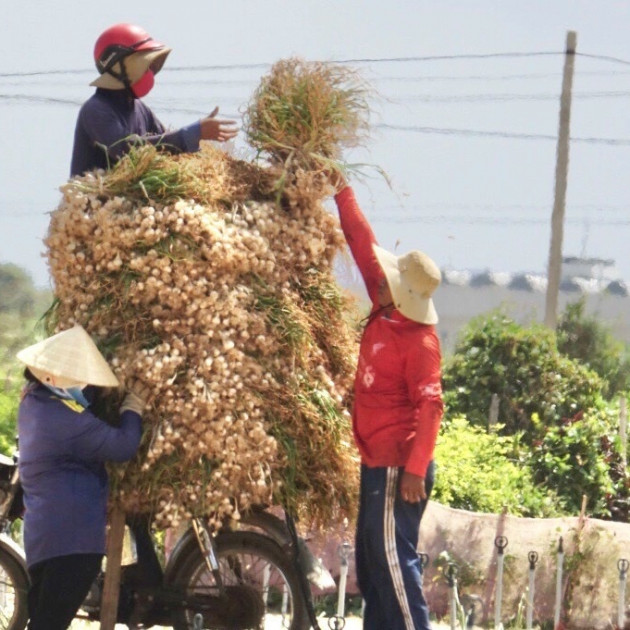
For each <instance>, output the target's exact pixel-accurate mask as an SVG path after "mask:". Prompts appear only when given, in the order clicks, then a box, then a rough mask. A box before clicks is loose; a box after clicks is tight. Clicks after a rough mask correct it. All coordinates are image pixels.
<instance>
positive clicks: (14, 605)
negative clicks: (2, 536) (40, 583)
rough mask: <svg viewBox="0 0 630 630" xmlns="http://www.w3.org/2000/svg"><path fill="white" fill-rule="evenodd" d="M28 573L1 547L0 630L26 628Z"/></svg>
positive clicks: (20, 629) (22, 629)
mask: <svg viewBox="0 0 630 630" xmlns="http://www.w3.org/2000/svg"><path fill="white" fill-rule="evenodd" d="M27 594H28V575H27V573H26V571H25V570H24V568H23V567H22V566H21V565H20V564H19V563H18V562H16V561H15V559H14V558H13V557H12V556H11V555H9V554H8V553H7V552H6V551H5V550H4V549H2V548H0V630H24V628H26V622H27V621H28V610H27V605H26V597H27Z"/></svg>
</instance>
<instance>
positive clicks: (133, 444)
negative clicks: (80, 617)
mask: <svg viewBox="0 0 630 630" xmlns="http://www.w3.org/2000/svg"><path fill="white" fill-rule="evenodd" d="M17 357H18V359H20V361H22V362H23V363H24V364H25V365H26V368H25V377H26V379H27V384H26V386H25V388H24V392H23V395H22V400H21V402H20V406H19V411H18V438H19V442H18V443H19V474H20V481H21V483H22V487H23V489H24V506H25V511H24V547H25V551H26V562H27V565H28V570H29V576H30V582H31V584H30V589H29V594H28V607H29V617H30V622H29V628H30V630H43V629H44V628H45V629H46V630H64V629H65V628H68V627H69V626H70V624H71V622H72V619H73V618H74V616H75V614H76V612H77V610H78V609H79V606H80V605H81V603H82V602H83V600H84V599H85V596H86V595H87V593H88V590H89V588H90V586H91V584H92V582H93V581H94V579H95V577H96V575H97V574H98V572H99V570H100V567H101V560H102V558H103V555H104V553H105V527H106V510H107V499H108V480H107V471H106V469H105V463H106V462H108V461H117V462H122V461H126V460H128V459H130V458H131V457H133V455H134V454H135V452H136V450H137V448H138V445H139V443H140V436H141V431H142V430H141V421H142V411H143V409H144V407H145V405H146V400H147V398H148V394H149V392H148V390H147V389H146V388H145V387H143V386H141V384H140V383H137V384H135V385H134V387H133V388H131V390H130V391H128V392H127V395H126V396H125V398H124V400H123V404H122V406H121V408H120V423H119V425H117V426H112V425H110V424H107V423H106V422H103V421H102V420H100V419H99V418H98V417H97V416H96V415H95V414H94V413H93V412H92V410H91V409H90V402H89V400H90V398H91V394H92V393H94V392H95V391H98V390H99V389H101V388H107V387H117V386H118V385H119V383H118V379H117V378H116V375H115V374H114V373H113V371H112V370H111V368H110V367H109V365H108V364H107V361H106V360H105V358H104V357H103V356H102V354H101V353H100V352H99V350H98V348H97V346H96V344H95V343H94V341H93V340H92V339H91V337H90V336H89V335H88V333H87V332H86V331H85V330H84V329H83V328H82V327H81V326H78V325H77V326H74V327H73V328H69V329H67V330H64V331H62V332H60V333H58V334H56V335H53V336H51V337H48V338H47V339H44V340H43V341H40V342H39V343H36V344H34V345H32V346H29V347H28V348H24V349H23V350H21V351H20V352H18V353H17Z"/></svg>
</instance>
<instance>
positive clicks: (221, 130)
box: [200, 107, 238, 142]
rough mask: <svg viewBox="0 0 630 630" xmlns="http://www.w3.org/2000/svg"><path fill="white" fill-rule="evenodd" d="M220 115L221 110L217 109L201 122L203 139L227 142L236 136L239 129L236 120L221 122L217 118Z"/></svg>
mask: <svg viewBox="0 0 630 630" xmlns="http://www.w3.org/2000/svg"><path fill="white" fill-rule="evenodd" d="M218 113H219V108H218V107H215V108H214V109H213V110H212V113H211V114H210V115H209V116H206V117H205V118H202V119H201V120H200V123H201V139H202V140H216V141H217V142H227V141H228V140H231V139H232V138H234V136H236V134H237V133H238V129H237V128H236V121H235V120H221V119H220V118H215V116H216V115H217V114H218Z"/></svg>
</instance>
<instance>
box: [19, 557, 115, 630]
mask: <svg viewBox="0 0 630 630" xmlns="http://www.w3.org/2000/svg"><path fill="white" fill-rule="evenodd" d="M102 559H103V556H102V554H95V553H86V554H73V555H69V556H58V557H57V558H50V559H49V560H44V561H43V562H38V563H37V564H34V565H33V566H32V567H30V568H29V570H28V572H29V575H30V578H31V587H30V589H29V591H28V613H29V617H30V620H29V624H28V630H66V628H68V627H69V626H70V624H71V623H72V620H73V618H74V616H75V614H76V612H77V611H78V610H79V607H80V606H81V604H82V603H83V600H84V599H85V597H86V595H87V594H88V591H89V590H90V586H91V585H92V582H94V580H95V578H96V576H97V575H98V572H99V570H100V568H101V560H102Z"/></svg>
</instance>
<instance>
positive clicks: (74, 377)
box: [16, 324, 119, 388]
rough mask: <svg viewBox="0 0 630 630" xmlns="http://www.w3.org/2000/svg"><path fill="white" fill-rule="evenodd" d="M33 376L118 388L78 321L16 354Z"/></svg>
mask: <svg viewBox="0 0 630 630" xmlns="http://www.w3.org/2000/svg"><path fill="white" fill-rule="evenodd" d="M16 356H17V358H18V359H19V360H20V361H22V363H25V364H26V366H27V367H28V369H29V370H30V371H31V372H32V373H33V375H34V376H35V377H36V378H37V379H38V380H39V381H41V382H42V383H44V384H50V385H54V386H55V387H61V388H65V387H75V386H77V385H97V386H99V387H118V385H119V383H118V379H117V378H116V375H115V374H114V373H113V372H112V370H111V368H110V367H109V365H108V364H107V361H106V360H105V358H104V357H103V355H102V354H101V353H100V352H99V349H98V348H97V347H96V344H95V343H94V341H92V338H91V337H90V335H88V333H87V332H86V331H85V329H84V328H83V327H82V326H79V325H78V324H77V325H76V326H74V327H72V328H69V329H67V330H64V331H62V332H60V333H57V334H56V335H53V336H52V337H48V338H47V339H44V340H43V341H40V342H39V343H36V344H33V345H32V346H29V347H28V348H24V350H20V351H19V352H18V353H17V355H16Z"/></svg>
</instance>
